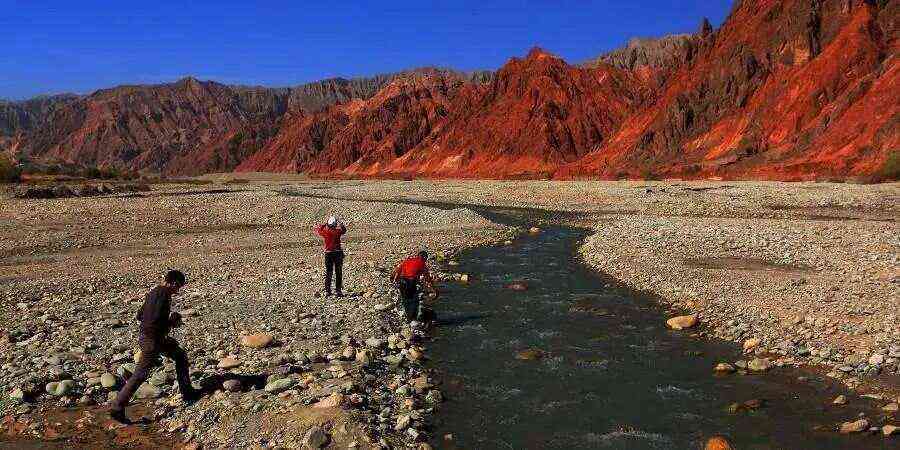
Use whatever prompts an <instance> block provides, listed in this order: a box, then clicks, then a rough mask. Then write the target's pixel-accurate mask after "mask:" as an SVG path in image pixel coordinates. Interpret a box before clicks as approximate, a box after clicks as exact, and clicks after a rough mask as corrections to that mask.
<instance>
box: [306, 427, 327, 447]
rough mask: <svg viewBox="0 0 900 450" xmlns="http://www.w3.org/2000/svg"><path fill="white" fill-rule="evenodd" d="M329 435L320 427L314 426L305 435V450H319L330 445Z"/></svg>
mask: <svg viewBox="0 0 900 450" xmlns="http://www.w3.org/2000/svg"><path fill="white" fill-rule="evenodd" d="M328 441H329V438H328V435H327V434H325V430H323V429H322V427H320V426H314V427H312V428H310V429H309V431H307V432H306V434H304V435H303V448H309V449H317V448H322V447H325V446H326V445H328Z"/></svg>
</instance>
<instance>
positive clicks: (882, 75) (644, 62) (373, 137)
mask: <svg viewBox="0 0 900 450" xmlns="http://www.w3.org/2000/svg"><path fill="white" fill-rule="evenodd" d="M898 4H900V2H897V1H880V0H879V1H876V0H872V1H866V0H813V1H810V0H781V1H776V0H744V1H740V2H738V3H737V4H735V6H734V8H733V11H732V13H731V15H730V16H729V18H728V19H727V20H726V22H725V23H724V25H723V26H722V27H721V28H720V29H719V30H713V28H712V27H711V26H710V25H709V23H708V22H707V21H705V20H704V21H703V22H701V25H700V27H699V29H698V31H697V32H696V33H694V34H689V35H676V36H670V37H666V38H662V39H652V40H647V39H639V40H633V41H632V42H630V43H629V45H628V46H627V47H625V48H623V49H620V50H617V51H614V52H611V53H610V54H607V55H604V56H602V57H600V58H598V59H597V60H595V61H592V62H590V63H587V64H582V65H577V66H576V65H571V64H568V63H567V62H565V61H563V60H562V59H560V58H558V57H556V56H553V55H551V54H549V53H547V52H545V51H543V50H540V49H534V50H532V51H531V52H530V53H529V54H528V55H527V56H526V57H524V58H512V59H511V60H510V61H509V62H508V63H507V64H506V65H504V66H503V67H502V68H501V69H500V70H499V71H497V72H496V73H478V74H460V73H456V72H452V71H446V70H435V69H419V70H415V71H411V72H407V73H403V74H394V75H387V76H382V77H374V78H372V79H367V80H357V81H353V80H325V81H323V82H319V83H311V84H309V85H306V86H304V87H301V88H290V89H263V88H238V87H231V86H223V85H218V84H216V83H209V82H198V81H196V80H183V81H181V82H179V83H174V84H170V85H161V86H138V87H120V88H116V89H111V90H107V91H100V92H97V93H95V94H92V95H91V96H88V97H83V98H79V99H77V100H75V101H72V102H70V103H66V104H64V105H62V106H60V107H58V108H53V110H52V111H51V112H50V113H48V114H47V115H46V117H47V118H46V120H44V121H43V122H42V124H41V125H40V126H37V127H33V129H32V130H30V131H28V132H27V133H19V134H17V135H15V137H9V133H7V137H5V138H4V139H6V141H5V142H6V143H5V144H3V143H2V142H0V144H3V145H5V147H6V149H7V150H9V149H10V148H12V146H15V151H16V152H19V153H28V154H34V155H39V156H45V157H51V158H59V159H64V160H68V161H77V162H82V163H85V164H93V165H98V164H110V165H125V166H127V167H129V168H131V169H136V170H155V171H162V172H163V173H168V174H175V175H191V174H197V173H203V172H216V171H228V170H239V171H257V170H258V171H287V172H308V173H311V174H318V175H335V176H354V177H375V176H389V177H398V176H404V177H407V176H426V177H479V178H523V177H524V178H548V177H554V178H562V179H565V178H583V177H586V178H620V177H648V176H653V177H680V178H707V177H723V178H744V179H787V180H794V179H820V178H832V177H838V178H840V177H850V176H859V175H872V174H876V173H878V172H879V170H881V167H882V165H883V164H884V161H885V160H886V158H887V157H888V155H889V154H891V153H892V152H897V151H898V149H900V142H898V141H900V118H898V116H900V114H898V108H900V106H898V105H900V89H898V88H900V86H898V83H900V67H898V58H897V48H898V44H897V24H896V21H897V17H898V16H900V14H898V12H900V11H898V9H900V6H898Z"/></svg>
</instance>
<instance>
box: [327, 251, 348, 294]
mask: <svg viewBox="0 0 900 450" xmlns="http://www.w3.org/2000/svg"><path fill="white" fill-rule="evenodd" d="M343 269H344V252H342V251H336V252H325V292H327V293H329V294H330V293H331V276H332V273H333V274H334V289H335V290H336V291H337V293H338V294H340V293H341V288H342V287H343V286H344V275H343Z"/></svg>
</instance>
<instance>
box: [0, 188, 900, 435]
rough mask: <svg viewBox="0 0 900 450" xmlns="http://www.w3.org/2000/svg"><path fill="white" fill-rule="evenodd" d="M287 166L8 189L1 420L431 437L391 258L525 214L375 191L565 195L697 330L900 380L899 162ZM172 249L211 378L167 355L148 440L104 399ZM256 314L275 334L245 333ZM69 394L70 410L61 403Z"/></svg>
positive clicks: (486, 235) (858, 383)
mask: <svg viewBox="0 0 900 450" xmlns="http://www.w3.org/2000/svg"><path fill="white" fill-rule="evenodd" d="M291 181H292V182H291V183H290V184H285V183H278V184H275V183H272V184H266V183H263V182H252V183H247V184H240V185H227V186H225V185H222V186H219V185H215V184H214V185H202V186H196V185H195V186H155V187H154V191H153V192H149V193H138V194H133V195H118V196H104V197H94V198H73V199H54V200H20V199H10V198H9V197H8V196H7V197H0V201H2V203H0V269H2V271H0V306H2V309H0V330H2V335H0V354H2V356H0V387H2V393H0V416H6V419H4V422H3V424H0V426H2V427H3V428H4V429H5V430H13V431H15V432H16V433H17V434H18V435H19V436H20V438H21V437H22V436H25V437H29V436H30V437H37V438H42V439H51V438H52V439H72V438H73V435H74V434H75V433H74V432H73V431H69V434H67V430H70V429H71V430H82V431H79V433H81V434H83V435H88V436H91V437H90V442H86V443H84V445H85V446H88V447H90V446H100V447H102V446H113V445H121V444H123V443H127V444H129V445H145V446H148V447H149V446H154V444H153V443H155V444H156V445H160V444H159V442H169V443H172V444H173V445H174V444H176V443H186V444H187V445H192V444H196V443H203V444H205V445H207V446H210V447H218V446H240V447H250V446H299V445H302V444H306V445H318V444H324V442H325V441H331V442H332V443H333V444H332V445H335V446H338V445H339V446H347V445H349V444H351V443H354V442H355V443H357V444H358V445H359V446H361V447H376V448H377V447H378V445H382V444H390V445H393V446H402V445H409V444H412V443H414V442H421V441H423V440H424V439H425V438H426V437H427V435H428V432H429V427H428V423H429V417H430V415H431V411H432V409H433V408H435V407H439V404H440V401H441V394H440V387H439V386H432V385H431V380H429V378H428V377H427V374H426V373H425V372H423V370H422V368H421V366H420V363H419V360H417V358H420V349H421V350H422V351H424V350H425V349H424V346H425V343H423V342H422V340H421V336H419V335H418V333H416V332H415V331H414V330H410V329H408V328H406V329H404V327H403V326H401V323H400V320H399V317H398V315H397V312H396V309H395V308H394V307H393V305H394V299H393V294H392V292H391V289H390V288H389V286H388V283H387V274H386V272H387V271H388V270H390V268H391V267H392V266H393V264H394V263H395V261H396V260H397V259H399V258H400V257H401V256H403V255H405V254H408V253H410V252H412V251H414V250H416V249H418V248H420V247H426V248H429V249H431V250H432V251H433V252H435V253H437V252H443V253H446V254H447V255H451V254H452V253H453V252H454V250H455V249H458V248H460V247H463V246H471V245H479V244H482V243H487V242H495V241H499V240H504V239H507V238H509V237H511V236H512V235H513V234H514V233H516V230H511V229H508V228H505V227H501V226H499V225H497V224H492V223H490V222H488V221H487V220H485V219H483V218H481V217H480V216H478V215H477V214H475V213H473V212H471V211H469V210H466V209H455V210H443V209H437V208H431V207H425V206H417V205H407V204H396V203H372V202H370V201H368V200H389V201H395V200H413V201H425V202H427V201H441V202H449V203H460V204H478V205H491V206H517V207H531V208H541V209H547V210H551V211H555V212H558V213H560V214H559V218H561V219H562V220H566V221H570V222H572V223H573V224H577V225H580V226H588V227H591V228H593V229H594V231H595V232H594V234H593V235H592V236H591V237H589V238H588V239H587V241H586V242H585V243H584V245H583V246H582V248H581V249H580V252H581V254H582V255H583V257H584V259H585V260H586V261H587V262H588V263H589V264H590V265H592V266H594V267H596V268H597V269H598V270H601V271H604V272H606V273H608V274H610V275H612V276H614V277H616V278H618V279H620V280H622V281H623V282H625V283H627V284H629V285H631V286H632V287H634V288H637V289H642V290H649V291H653V292H654V293H656V294H658V295H659V296H660V297H661V298H662V299H663V301H666V302H668V303H669V304H671V305H672V306H673V309H674V310H677V311H686V312H690V313H694V314H697V315H698V317H699V319H700V326H699V328H698V330H699V332H698V334H701V335H710V336H716V337H720V338H725V339H729V340H733V341H736V342H738V343H741V344H743V343H745V342H746V341H748V340H749V341H750V343H751V344H754V343H755V345H754V346H752V348H750V349H748V355H746V356H744V357H742V356H741V355H738V354H736V355H735V359H736V360H738V359H740V360H744V361H750V360H753V359H757V358H759V359H762V358H769V359H770V360H771V361H772V362H773V363H774V364H775V365H779V364H811V365H813V366H815V367H821V368H823V369H824V372H825V373H828V375H829V376H833V377H835V378H840V379H842V380H843V381H844V382H845V383H847V384H848V385H850V386H851V387H854V388H857V389H859V390H861V391H863V392H868V393H872V394H873V395H874V396H878V399H877V400H875V401H878V402H881V403H883V404H884V405H885V406H888V407H889V405H890V404H891V403H892V402H894V401H898V400H900V399H898V398H897V397H898V396H900V392H898V378H897V376H898V370H900V369H898V360H900V347H898V346H900V322H898V315H900V295H898V291H900V289H898V287H900V284H898V283H900V279H898V275H900V274H898V271H897V270H898V269H897V268H898V262H900V242H898V236H900V225H898V222H897V221H898V219H900V210H898V208H900V207H898V205H900V187H898V185H896V184H894V185H876V186H858V185H843V184H785V183H727V184H726V183H682V182H649V183H638V182H619V183H602V182H597V183H595V182H491V181H477V182H474V181H452V182H398V181H374V182H357V181H347V182H340V183H324V182H316V181H308V182H305V181H296V180H291ZM305 195H315V196H318V197H310V196H305ZM321 197H334V198H339V199H340V200H335V199H328V198H321ZM332 212H334V213H337V214H339V215H340V216H342V217H343V218H344V219H345V220H346V221H348V222H349V223H348V227H349V229H350V232H349V234H348V236H347V242H346V244H345V245H346V249H347V252H348V258H347V261H346V266H345V278H346V280H345V285H346V286H347V287H348V289H347V290H348V291H349V293H350V295H348V297H346V298H344V299H340V300H335V299H330V298H329V299H326V298H322V297H321V296H320V295H319V291H320V289H321V281H320V279H321V276H322V272H323V270H322V267H321V261H320V259H321V255H320V250H319V247H318V239H317V238H316V237H315V236H314V235H313V234H312V230H311V227H312V225H313V224H314V223H315V221H317V220H321V219H322V218H323V217H324V216H326V215H327V214H330V213H332ZM570 213H577V214H570ZM170 267H178V268H181V269H183V270H185V271H186V272H187V273H188V277H189V279H190V282H191V283H190V285H189V286H188V287H187V288H186V289H185V291H184V294H183V295H182V296H181V298H180V299H179V300H178V303H177V306H176V308H177V309H180V310H182V312H183V313H186V315H187V316H188V317H187V318H186V320H185V325H184V327H182V329H180V330H178V331H177V332H176V333H175V336H176V338H177V339H179V340H180V341H181V342H182V344H183V345H184V347H185V348H186V349H187V350H188V351H189V354H190V356H191V360H192V365H193V368H194V372H195V373H194V376H193V378H194V380H195V381H196V382H197V383H198V384H203V385H204V387H205V388H206V389H207V391H208V392H209V395H207V397H205V398H204V399H203V400H201V401H200V402H198V403H196V404H194V405H190V406H184V405H183V404H181V402H180V400H179V399H178V397H177V395H175V394H174V392H175V390H173V387H172V382H171V378H172V367H170V366H167V368H166V371H160V372H159V373H158V374H157V375H156V376H154V382H153V383H151V385H148V387H147V388H146V389H145V395H146V397H147V398H146V399H145V400H144V401H143V402H139V403H143V404H144V405H145V408H146V409H144V410H142V411H145V412H146V414H148V415H149V416H151V417H152V419H153V420H151V421H150V423H151V425H149V426H147V427H146V429H145V431H144V432H145V434H146V435H148V436H150V437H147V438H146V439H149V440H148V441H142V440H140V439H137V440H136V438H135V436H134V435H135V433H134V429H135V428H136V427H125V428H118V427H113V426H111V425H110V424H109V423H108V421H106V420H105V416H104V415H103V413H102V410H103V406H102V405H103V404H104V403H105V402H106V400H107V398H108V396H109V395H110V392H113V391H115V389H116V388H117V387H118V386H119V385H120V384H121V382H122V378H123V375H125V374H126V372H127V371H128V369H129V367H130V366H129V364H130V363H132V362H133V356H134V355H133V353H134V349H133V346H134V333H135V325H134V323H133V322H132V321H131V318H132V317H133V315H134V311H135V310H136V309H137V307H138V306H139V304H140V301H141V296H142V295H143V293H144V292H145V291H146V290H147V289H149V288H150V287H151V286H152V285H153V283H154V282H155V278H156V277H157V276H159V275H160V274H161V273H162V272H163V271H165V270H166V269H167V268H170ZM447 269H452V267H449V266H447ZM449 277H450V276H449V274H448V278H449ZM449 282H453V281H449ZM447 301H452V299H448V300H447ZM673 314H674V313H673ZM257 333H265V334H267V335H269V336H271V337H272V338H273V344H272V345H270V346H267V347H265V348H261V349H255V348H250V347H247V346H242V345H241V343H240V338H241V336H242V335H248V334H257ZM413 347H415V348H413ZM425 354H427V352H426V353H425ZM723 362H724V361H723ZM741 363H742V361H737V364H738V366H740V365H741ZM229 366H234V367H229ZM710 370H711V371H712V368H710ZM104 374H109V375H108V376H106V377H104ZM110 376H112V377H113V379H112V380H108V378H110ZM735 376H739V375H735ZM104 378H106V379H107V380H104ZM63 380H72V383H71V384H69V383H66V386H67V387H65V388H60V386H59V385H58V384H57V385H54V386H49V387H52V388H55V389H62V391H57V393H60V392H62V393H63V394H64V395H59V396H54V395H52V394H49V393H47V392H46V391H47V388H48V386H47V384H49V383H51V382H58V381H63ZM227 380H237V381H238V382H239V385H238V386H235V385H234V382H231V383H230V384H229V386H231V387H233V388H234V389H235V391H236V392H229V391H227V390H226V389H223V387H222V384H223V382H224V381H227ZM104 381H112V382H111V383H104ZM107 385H108V386H107ZM105 386H106V387H105ZM267 387H268V388H269V389H266V388H267ZM63 391H64V392H63ZM20 396H22V397H24V398H22V399H19V398H17V397H20ZM316 406H318V407H316ZM61 407H66V408H71V409H69V411H70V415H76V416H77V417H75V418H74V419H72V420H74V421H78V423H77V424H76V425H73V426H72V427H71V428H67V427H65V426H58V425H55V423H59V422H60V421H59V420H56V419H54V420H48V417H55V416H53V415H48V413H47V412H48V411H58V410H59V409H60V408H61ZM885 414H887V416H888V417H887V419H886V422H890V421H891V420H893V419H895V416H894V414H896V413H894V412H890V411H885ZM85 429H87V430H94V431H95V433H93V434H92V433H84V431H83V430H85ZM138 430H141V428H138ZM160 436H163V438H162V439H163V440H162V441H153V439H160ZM380 441H381V442H380ZM0 442H2V441H0Z"/></svg>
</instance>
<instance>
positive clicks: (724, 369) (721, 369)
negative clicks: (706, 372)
mask: <svg viewBox="0 0 900 450" xmlns="http://www.w3.org/2000/svg"><path fill="white" fill-rule="evenodd" d="M735 370H736V369H735V368H734V366H732V365H731V364H728V363H719V364H716V367H714V368H713V371H714V372H717V373H733V372H734V371H735Z"/></svg>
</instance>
